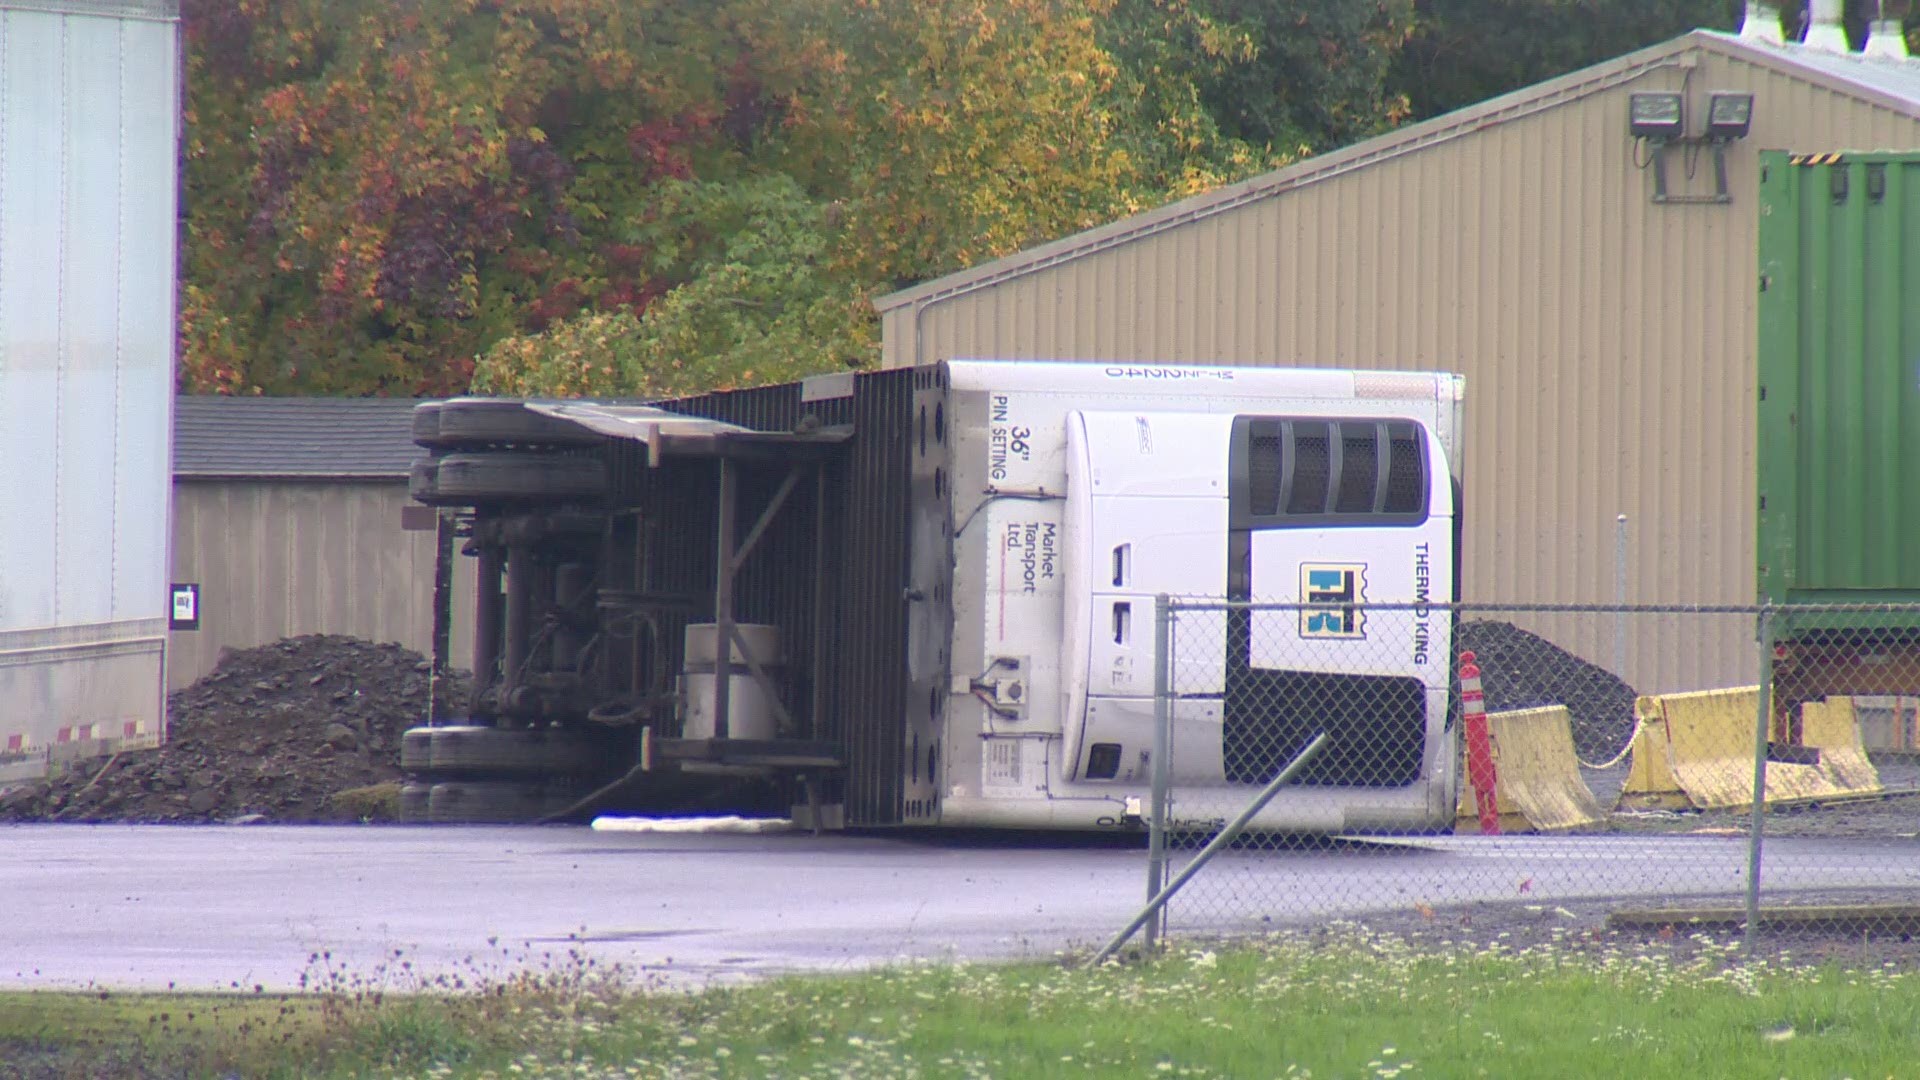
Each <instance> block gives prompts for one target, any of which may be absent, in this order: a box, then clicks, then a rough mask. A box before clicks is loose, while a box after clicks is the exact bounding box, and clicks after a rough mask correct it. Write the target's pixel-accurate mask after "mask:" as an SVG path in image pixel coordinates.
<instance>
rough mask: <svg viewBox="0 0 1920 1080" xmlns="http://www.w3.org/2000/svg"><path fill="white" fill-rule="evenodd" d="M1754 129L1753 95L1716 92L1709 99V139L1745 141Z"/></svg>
mask: <svg viewBox="0 0 1920 1080" xmlns="http://www.w3.org/2000/svg"><path fill="white" fill-rule="evenodd" d="M1752 127H1753V95H1752V94H1744V93H1735V92H1733V91H1724V90H1716V91H1715V92H1714V93H1713V96H1712V97H1710V98H1708V99H1707V138H1709V139H1719V140H1722V141H1725V140H1730V139H1744V138H1746V137H1747V132H1748V131H1749V130H1751V129H1752Z"/></svg>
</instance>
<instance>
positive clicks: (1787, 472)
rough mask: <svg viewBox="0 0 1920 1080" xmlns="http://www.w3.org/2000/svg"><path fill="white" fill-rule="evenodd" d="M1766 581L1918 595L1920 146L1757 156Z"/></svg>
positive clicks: (1836, 596) (1770, 594)
mask: <svg viewBox="0 0 1920 1080" xmlns="http://www.w3.org/2000/svg"><path fill="white" fill-rule="evenodd" d="M1760 214H1761V217H1760V274H1761V278H1760V283H1759V284H1760V290H1761V291H1760V298H1759V320H1760V326H1759V364H1760V368H1759V376H1760V378H1759V394H1760V401H1759V413H1760V445H1759V448H1758V449H1759V456H1758V461H1759V470H1760V474H1759V493H1760V507H1759V537H1758V540H1759V542H1758V545H1757V549H1758V551H1759V563H1760V565H1759V567H1758V571H1759V587H1760V595H1761V597H1762V598H1763V599H1764V600H1767V601H1770V602H1773V603H1776V604H1784V603H1807V602H1822V603H1893V602H1900V603H1910V602H1920V152H1906V153H1857V154H1856V153H1848V154H1837V153H1834V154H1785V153H1768V154H1765V155H1764V156H1763V158H1762V167H1761V181H1760Z"/></svg>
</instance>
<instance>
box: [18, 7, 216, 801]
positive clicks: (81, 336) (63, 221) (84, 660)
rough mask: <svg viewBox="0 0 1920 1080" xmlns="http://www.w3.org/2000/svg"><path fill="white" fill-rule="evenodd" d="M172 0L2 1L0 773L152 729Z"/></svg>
mask: <svg viewBox="0 0 1920 1080" xmlns="http://www.w3.org/2000/svg"><path fill="white" fill-rule="evenodd" d="M179 87H180V46H179V8H178V3H177V0H31V2H30V3H29V2H21V0H0V462H4V463H5V469H6V472H7V491H8V499H7V502H6V508H5V512H4V513H0V702H3V703H4V706H0V781H6V780H12V779H20V778H24V777H28V776H32V775H35V774H37V773H39V772H42V771H44V770H45V769H47V768H48V767H49V765H50V764H51V765H54V766H58V765H59V764H61V763H63V762H65V761H68V760H72V759H74V758H78V757H84V756H88V755H93V754H99V753H105V752H108V751H110V750H113V749H116V748H119V747H123V746H126V745H128V744H129V743H130V742H131V743H133V744H136V745H137V744H151V743H153V742H157V741H158V740H159V739H160V738H161V737H162V736H163V734H164V725H165V706H164V692H165V678H164V663H165V646H166V633H167V626H168V596H167V577H166V567H167V534H168V530H167V515H168V507H169V487H170V484H169V469H170V455H169V453H168V445H169V440H170V431H169V429H170V424H171V409H172V396H173V381H174V348H175V337H176V335H175V310H176V298H175V284H174V282H175V237H176V220H177V206H178V196H177V184H178V181H177V176H178V146H179V117H180V111H179V101H180V89H179Z"/></svg>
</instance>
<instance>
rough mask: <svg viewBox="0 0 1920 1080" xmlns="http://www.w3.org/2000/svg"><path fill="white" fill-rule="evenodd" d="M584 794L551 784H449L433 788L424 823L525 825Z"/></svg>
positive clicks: (467, 782) (529, 782)
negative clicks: (426, 820) (427, 821)
mask: <svg viewBox="0 0 1920 1080" xmlns="http://www.w3.org/2000/svg"><path fill="white" fill-rule="evenodd" d="M585 794H586V792H585V791H584V790H580V789H578V788H576V787H574V786H572V785H568V784H557V783H553V782H551V781H526V780H458V781H449V782H447V783H441V784H435V785H433V790H432V792H431V793H430V794H429V796H428V801H427V819H428V820H429V821H432V822H433V823H434V824H436V825H516V824H525V823H528V822H535V821H539V820H540V819H542V818H545V817H547V816H549V815H551V814H557V813H559V812H561V811H563V810H565V809H566V808H567V807H569V806H572V805H573V804H574V803H576V802H578V801H579V800H580V798H581V796H583V795H585Z"/></svg>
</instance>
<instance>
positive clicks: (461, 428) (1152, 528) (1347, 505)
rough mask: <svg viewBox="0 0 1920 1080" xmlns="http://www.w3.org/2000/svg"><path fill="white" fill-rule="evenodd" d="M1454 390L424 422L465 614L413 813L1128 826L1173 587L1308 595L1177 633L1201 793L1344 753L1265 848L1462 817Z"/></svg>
mask: <svg viewBox="0 0 1920 1080" xmlns="http://www.w3.org/2000/svg"><path fill="white" fill-rule="evenodd" d="M1462 399H1463V386H1462V381H1461V380H1460V379H1459V378H1458V377H1456V376H1453V375H1448V374H1438V373H1400V372H1364V371H1332V370H1281V369H1249V368H1228V367H1192V366H1167V365H1152V364H1146V365H1142V364H1080V363H1046V362H1029V361H1003V362H988V361H966V360H953V361H947V362H943V363H940V364H935V365H929V366H927V367H924V368H915V369H910V370H897V371H883V372H874V373H868V374H859V375H854V374H845V375H834V376H825V377H821V378H817V379H810V380H806V381H804V382H802V383H798V384H788V385H784V386H773V387H761V388H758V389H753V390H744V391H739V392H732V393H717V394H711V395H706V396H703V397H699V398H689V399H684V400H679V401H669V402H659V403H656V404H655V405H651V406H625V405H611V404H607V405H602V404H591V403H581V402H528V403H517V402H502V401H495V400H478V399H465V400H455V401H450V402H446V403H443V404H434V405H426V406H422V407H421V408H420V410H419V411H418V412H416V427H415V431H416V435H417V436H418V438H419V441H420V442H421V444H422V445H423V446H424V447H427V448H428V449H429V451H430V453H429V455H428V456H426V457H424V458H423V459H422V460H421V461H420V463H419V464H418V466H417V467H416V471H415V476H414V481H415V483H414V491H415V494H416V495H417V496H418V497H419V498H421V499H422V500H423V501H426V502H429V503H432V504H434V505H438V506H441V507H444V508H446V510H447V512H448V513H450V514H452V515H453V516H454V518H455V519H456V520H457V522H458V529H459V531H460V532H461V534H462V535H464V536H466V537H468V538H469V543H468V544H466V545H465V550H466V551H467V552H468V553H469V554H471V555H472V556H474V557H475V559H476V560H477V562H478V566H479V572H478V575H477V580H478V583H479V584H478V588H479V593H478V595H477V596H476V598H475V605H474V611H475V612H476V616H475V621H476V633H475V654H474V662H473V668H474V672H475V691H474V696H473V699H472V701H471V702H470V703H469V709H468V717H467V719H468V720H470V722H467V723H461V724H457V725H453V726H450V727H444V728H424V729H418V730H416V731H414V732H411V733H409V736H408V740H407V750H406V754H405V758H406V760H405V764H406V766H407V768H408V769H409V770H410V771H411V772H412V773H413V774H414V776H415V778H416V781H417V782H416V783H414V784H411V785H409V786H408V791H409V792H410V793H411V794H410V796H409V801H408V803H407V805H408V806H409V807H410V808H411V809H410V810H409V813H410V814H415V815H418V816H421V817H425V818H429V819H432V820H445V821H455V820H476V819H481V818H483V817H492V818H510V817H513V816H516V815H519V816H539V815H541V814H543V813H547V812H554V811H564V810H565V809H566V808H567V807H568V806H570V805H573V806H576V807H577V805H578V803H577V796H578V795H579V794H581V793H582V787H583V786H591V780H590V779H589V778H588V777H587V776H584V775H583V774H591V773H595V772H599V773H602V774H605V773H608V772H611V773H613V774H616V775H617V774H621V773H628V775H626V776H624V777H623V778H622V785H624V786H621V785H616V787H619V788H620V790H623V791H625V792H627V793H628V794H632V793H633V792H634V791H636V790H638V791H639V792H640V794H641V795H643V796H648V799H647V800H646V801H648V802H649V805H651V806H652V807H653V808H655V809H666V810H675V809H682V808H690V807H693V806H698V805H711V803H710V798H711V796H712V794H713V790H712V788H713V784H708V783H706V782H705V781H703V780H702V779H701V778H703V777H717V778H721V779H719V780H716V781H714V782H713V783H714V784H717V783H727V782H732V781H733V780H735V779H737V778H739V777H741V776H745V775H753V774H755V773H756V772H758V773H760V774H763V775H766V776H769V777H773V778H778V777H780V776H781V775H783V773H784V775H787V776H790V777H793V778H795V779H797V780H799V781H801V783H800V784H799V785H798V786H799V788H800V791H799V792H797V793H798V794H803V795H804V796H805V804H806V806H805V812H807V813H809V814H811V813H812V812H813V811H815V810H818V811H819V815H818V816H817V817H816V818H815V820H818V821H821V822H823V823H825V824H829V825H831V824H833V823H835V822H842V823H844V824H846V825H847V826H849V827H867V826H885V825H914V826H943V827H978V826H996V827H1009V828H1048V829H1089V830H1092V829H1103V828H1123V827H1131V826H1133V825H1136V824H1137V823H1138V813H1137V810H1138V808H1139V806H1140V805H1141V800H1142V799H1143V798H1144V797H1145V796H1146V795H1147V794H1148V785H1149V777H1150V766H1151V763H1152V761H1151V751H1152V748H1153V745H1154V689H1155V688H1154V650H1153V638H1154V634H1153V625H1154V605H1155V597H1156V596H1157V595H1158V594H1162V593H1165V594H1170V595H1180V596H1186V597H1199V598H1208V599H1212V600H1216V601H1268V602H1279V603H1281V604H1295V605H1312V606H1311V608H1310V609H1308V610H1297V609H1288V610H1275V609H1273V608H1264V609H1259V610H1254V609H1250V608H1245V607H1243V608H1240V609H1238V610H1235V611H1224V610H1223V611H1219V612H1215V613H1214V614H1216V615H1217V616H1218V618H1217V619H1216V620H1215V623H1216V625H1214V626H1213V627H1211V628H1208V627H1204V626H1201V627H1197V632H1198V633H1199V634H1200V635H1201V637H1200V638H1197V639H1195V638H1183V639H1182V640H1181V641H1180V643H1179V644H1178V646H1177V652H1178V656H1177V658H1176V659H1177V662H1178V670H1177V672H1176V677H1177V683H1178V685H1177V687H1176V689H1177V690H1178V691H1180V693H1181V694H1182V699H1181V700H1180V701H1179V702H1178V704H1177V706H1176V708H1175V711H1174V720H1173V731H1172V754H1171V759H1170V765H1171V767H1172V769H1173V775H1174V778H1175V779H1176V781H1177V787H1178V789H1179V791H1180V792H1181V798H1182V799H1183V800H1190V802H1189V805H1192V806H1199V805H1201V804H1202V803H1205V802H1206V801H1207V798H1208V797H1209V796H1212V797H1214V798H1213V805H1216V806H1217V805H1219V804H1220V801H1221V800H1222V799H1224V800H1231V799H1233V798H1235V797H1244V796H1245V795H1246V794H1247V793H1248V792H1250V790H1252V789H1253V788H1254V787H1257V786H1258V785H1260V784H1262V783H1264V782H1265V781H1266V780H1267V779H1269V778H1271V777H1272V776H1273V775H1275V774H1276V773H1277V772H1278V770H1279V769H1280V767H1281V766H1282V764H1283V763H1284V760H1285V758H1286V757H1287V756H1290V754H1291V753H1292V751H1294V750H1297V749H1298V748H1299V747H1300V746H1301V745H1303V744H1304V743H1305V741H1307V740H1308V739H1310V738H1311V736H1312V734H1314V733H1315V732H1317V731H1318V730H1320V729H1322V728H1324V729H1326V730H1327V731H1328V733H1329V735H1330V743H1329V744H1328V746H1327V748H1326V749H1324V750H1323V751H1322V752H1321V753H1320V755H1319V757H1318V758H1316V760H1315V761H1314V762H1313V763H1311V765H1310V767H1309V772H1308V773H1306V774H1303V775H1302V778H1301V782H1299V783H1297V784H1295V785H1293V786H1291V787H1289V788H1288V789H1287V790H1286V791H1284V792H1282V793H1281V794H1280V796H1279V798H1277V799H1275V800H1274V802H1273V803H1272V804H1271V806H1270V808H1269V809H1268V811H1267V812H1266V814H1265V815H1264V816H1263V817H1262V818H1261V819H1260V820H1259V821H1258V822H1256V824H1257V825H1258V826H1260V827H1263V828H1272V829H1290V830H1297V831H1312V832H1319V831H1327V832H1334V831H1347V830H1363V829H1388V830H1407V829H1419V828H1441V827H1446V826H1447V825H1449V824H1450V823H1451V822H1452V817H1453V813H1454V806H1455V798H1456V794H1457V791H1458V782H1459V781H1458V775H1457V769H1456V767H1455V759H1456V757H1457V749H1458V748H1457V744H1456V739H1457V730H1456V727H1455V725H1453V724H1452V723H1451V716H1452V709H1451V707H1450V706H1451V703H1450V695H1451V687H1452V680H1451V678H1450V667H1449V657H1450V655H1451V653H1452V649H1451V644H1452V638H1453V624H1452V616H1451V608H1449V607H1448V606H1447V605H1448V602H1449V601H1452V600H1454V599H1456V598H1457V584H1456V582H1457V570H1456V567H1457V563H1456V560H1455V552H1456V550H1457V548H1458V543H1457V528H1458V522H1459V517H1458V513H1457V507H1458V505H1459V497H1458V492H1459V483H1458V476H1457V474H1456V471H1455V470H1456V469H1457V467H1458V465H1457V463H1458V462H1459V461H1460V453H1459V448H1460V445H1459V440H1460V431H1461V427H1460V416H1461V408H1462ZM1369 602H1373V603H1381V604H1396V603H1397V604H1401V605H1405V606H1404V607H1403V608H1401V609H1398V610H1387V609H1381V608H1374V609H1371V610H1369V609H1368V607H1367V605H1368V604H1369ZM1209 631H1210V632H1211V635H1212V640H1211V642H1210V643H1209V642H1208V641H1207V640H1206V636H1205V635H1206V634H1207V633H1209ZM1196 641H1197V642H1198V644H1196V643H1195V642H1196ZM722 671H725V672H728V673H730V674H729V675H728V677H726V678H720V677H719V673H720V672H722ZM636 769H637V770H639V771H640V772H646V771H655V772H671V773H674V774H676V775H675V777H674V780H673V782H672V783H661V784H656V785H652V787H651V789H649V786H648V785H646V784H638V785H636V784H635V783H634V781H635V777H634V775H632V773H631V770H636ZM530 775H531V776H534V777H535V778H536V779H535V780H533V781H529V780H528V777H529V776H530ZM599 778H600V779H602V780H605V779H606V776H605V775H602V776H600V777H599ZM569 780H574V781H581V783H580V784H576V785H574V786H569V784H568V783H567V781H569ZM556 785H557V786H556ZM703 785H704V786H703ZM589 801H591V800H589ZM1175 809H1176V812H1178V811H1179V809H1180V806H1179V805H1178V804H1176V807H1175Z"/></svg>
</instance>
